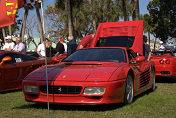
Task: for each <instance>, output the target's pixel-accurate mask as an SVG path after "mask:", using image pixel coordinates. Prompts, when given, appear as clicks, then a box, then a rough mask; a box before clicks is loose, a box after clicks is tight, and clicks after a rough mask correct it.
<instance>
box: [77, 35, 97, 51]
mask: <svg viewBox="0 0 176 118" xmlns="http://www.w3.org/2000/svg"><path fill="white" fill-rule="evenodd" d="M94 36H95V34H90V35H87V36H85V37H83V38H82V40H81V42H80V44H79V46H78V47H77V49H83V48H89V47H90V45H91V43H92V41H93V38H94Z"/></svg>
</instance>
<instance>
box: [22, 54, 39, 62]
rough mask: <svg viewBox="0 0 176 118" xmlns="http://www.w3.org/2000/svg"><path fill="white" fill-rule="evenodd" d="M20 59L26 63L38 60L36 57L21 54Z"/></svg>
mask: <svg viewBox="0 0 176 118" xmlns="http://www.w3.org/2000/svg"><path fill="white" fill-rule="evenodd" d="M19 57H20V58H21V59H22V60H23V61H24V62H25V61H33V60H37V59H36V58H34V57H31V56H27V55H23V54H19Z"/></svg>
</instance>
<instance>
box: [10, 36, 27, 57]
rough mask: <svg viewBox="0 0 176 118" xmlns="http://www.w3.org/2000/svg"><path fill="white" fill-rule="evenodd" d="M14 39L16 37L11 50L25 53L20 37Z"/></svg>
mask: <svg viewBox="0 0 176 118" xmlns="http://www.w3.org/2000/svg"><path fill="white" fill-rule="evenodd" d="M15 39H16V45H15V47H14V48H13V51H15V52H21V53H23V54H25V53H26V48H25V45H24V44H23V43H22V42H21V40H20V38H15Z"/></svg>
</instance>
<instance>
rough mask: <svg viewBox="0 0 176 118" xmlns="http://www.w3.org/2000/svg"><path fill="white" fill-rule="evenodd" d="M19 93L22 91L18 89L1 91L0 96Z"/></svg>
mask: <svg viewBox="0 0 176 118" xmlns="http://www.w3.org/2000/svg"><path fill="white" fill-rule="evenodd" d="M19 91H22V90H21V89H18V90H10V91H2V92H0V94H8V93H13V92H19Z"/></svg>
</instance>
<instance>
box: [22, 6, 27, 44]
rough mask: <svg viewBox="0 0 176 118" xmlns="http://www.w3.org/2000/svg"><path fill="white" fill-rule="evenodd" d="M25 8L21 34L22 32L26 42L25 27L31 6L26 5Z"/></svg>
mask: <svg viewBox="0 0 176 118" xmlns="http://www.w3.org/2000/svg"><path fill="white" fill-rule="evenodd" d="M24 9H25V13H24V19H23V24H22V27H21V34H20V37H21V39H22V42H24V34H25V27H26V20H27V16H28V10H29V7H28V6H26V7H24Z"/></svg>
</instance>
